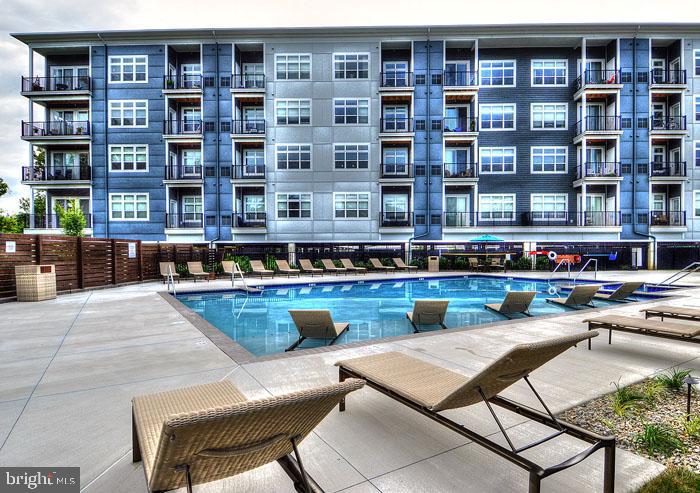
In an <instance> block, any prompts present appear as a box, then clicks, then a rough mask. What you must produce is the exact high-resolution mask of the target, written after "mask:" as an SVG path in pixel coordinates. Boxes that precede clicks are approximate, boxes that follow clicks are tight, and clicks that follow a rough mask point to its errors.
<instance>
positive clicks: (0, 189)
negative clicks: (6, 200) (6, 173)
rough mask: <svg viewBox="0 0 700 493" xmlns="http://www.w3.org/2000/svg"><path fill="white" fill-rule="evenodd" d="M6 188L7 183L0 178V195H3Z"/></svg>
mask: <svg viewBox="0 0 700 493" xmlns="http://www.w3.org/2000/svg"><path fill="white" fill-rule="evenodd" d="M7 189H8V186H7V183H6V182H5V180H3V179H2V178H0V197H2V196H3V195H5V194H6V193H7Z"/></svg>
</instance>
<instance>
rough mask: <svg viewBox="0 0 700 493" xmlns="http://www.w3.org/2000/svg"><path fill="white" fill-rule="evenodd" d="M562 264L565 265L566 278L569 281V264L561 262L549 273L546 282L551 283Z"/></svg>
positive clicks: (565, 261) (566, 261) (564, 261)
mask: <svg viewBox="0 0 700 493" xmlns="http://www.w3.org/2000/svg"><path fill="white" fill-rule="evenodd" d="M564 264H566V270H567V274H566V277H567V278H569V279H571V262H569V261H568V260H562V261H561V262H559V263H558V264H557V266H556V267H555V268H554V270H553V271H552V272H551V274H549V279H547V281H551V280H552V278H553V277H554V274H556V273H557V271H558V270H559V267H561V266H562V265H564Z"/></svg>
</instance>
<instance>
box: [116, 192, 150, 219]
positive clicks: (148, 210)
mask: <svg viewBox="0 0 700 493" xmlns="http://www.w3.org/2000/svg"><path fill="white" fill-rule="evenodd" d="M125 195H133V196H134V197H136V196H138V195H145V196H146V217H145V218H144V217H136V212H137V207H136V204H138V202H139V201H138V200H136V199H134V217H131V218H125V217H122V218H115V217H114V216H112V204H113V202H114V198H115V197H122V200H121V203H122V204H123V203H124V196H125ZM150 204H151V197H150V194H149V192H116V193H110V194H109V210H108V211H107V213H108V217H109V220H110V221H112V222H122V221H124V222H126V221H129V222H134V221H138V222H148V221H149V220H150V215H151V205H150ZM123 214H124V211H123V210H122V215H123Z"/></svg>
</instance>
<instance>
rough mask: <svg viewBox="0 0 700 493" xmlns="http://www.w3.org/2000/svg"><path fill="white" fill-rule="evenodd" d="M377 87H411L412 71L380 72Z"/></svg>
mask: <svg viewBox="0 0 700 493" xmlns="http://www.w3.org/2000/svg"><path fill="white" fill-rule="evenodd" d="M379 77H380V80H379V87H380V88H382V89H385V90H406V89H413V72H405V71H392V72H380V74H379Z"/></svg>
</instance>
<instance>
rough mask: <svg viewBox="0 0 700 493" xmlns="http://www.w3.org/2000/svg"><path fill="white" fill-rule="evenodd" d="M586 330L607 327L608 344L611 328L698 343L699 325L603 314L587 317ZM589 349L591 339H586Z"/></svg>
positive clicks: (610, 342) (699, 339)
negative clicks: (601, 315)
mask: <svg viewBox="0 0 700 493" xmlns="http://www.w3.org/2000/svg"><path fill="white" fill-rule="evenodd" d="M584 322H588V330H594V329H608V331H609V332H608V344H612V333H613V330H617V331H619V332H630V333H632V334H641V335H645V336H652V337H663V338H665V339H675V340H683V341H687V342H695V343H700V337H698V336H700V326H699V325H690V324H683V323H677V322H666V321H660V320H647V319H644V318H637V317H628V316H625V315H605V316H603V317H596V318H587V319H586V320H584ZM588 349H591V341H590V340H589V341H588Z"/></svg>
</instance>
